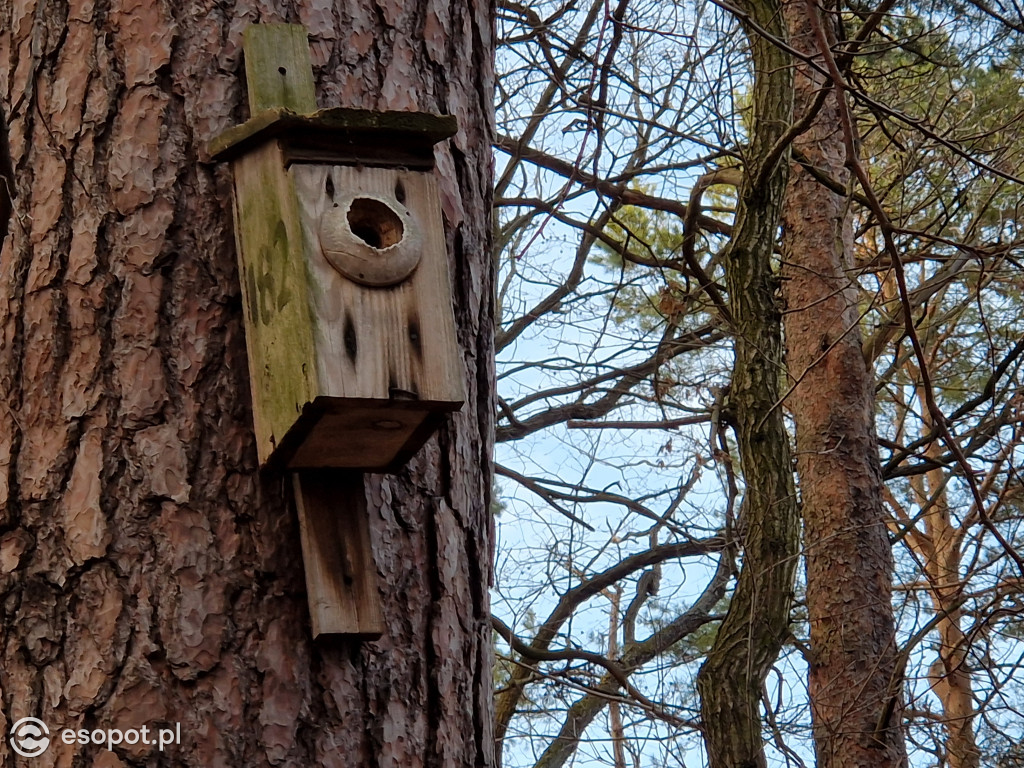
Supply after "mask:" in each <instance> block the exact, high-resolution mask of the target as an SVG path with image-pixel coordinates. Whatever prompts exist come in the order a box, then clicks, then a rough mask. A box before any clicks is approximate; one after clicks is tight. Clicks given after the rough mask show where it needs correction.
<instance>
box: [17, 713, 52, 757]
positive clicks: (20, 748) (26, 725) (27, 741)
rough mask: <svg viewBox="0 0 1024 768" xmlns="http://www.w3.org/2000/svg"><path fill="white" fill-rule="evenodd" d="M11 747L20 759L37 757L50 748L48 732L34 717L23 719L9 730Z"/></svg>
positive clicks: (40, 721) (42, 723)
mask: <svg viewBox="0 0 1024 768" xmlns="http://www.w3.org/2000/svg"><path fill="white" fill-rule="evenodd" d="M11 746H12V747H13V748H14V751H15V752H17V753H18V754H19V755H21V756H22V757H39V756H40V755H41V754H43V752H45V751H46V748H47V747H48V746H50V730H49V729H48V728H47V727H46V723H44V722H43V721H42V720H39V719H37V718H35V717H23V718H21V720H19V721H18V722H16V723H15V724H14V727H13V728H11Z"/></svg>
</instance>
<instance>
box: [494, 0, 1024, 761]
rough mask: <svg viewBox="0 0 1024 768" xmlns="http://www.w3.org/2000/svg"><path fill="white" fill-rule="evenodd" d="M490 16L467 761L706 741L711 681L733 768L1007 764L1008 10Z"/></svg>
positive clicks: (1017, 272)
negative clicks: (491, 519)
mask: <svg viewBox="0 0 1024 768" xmlns="http://www.w3.org/2000/svg"><path fill="white" fill-rule="evenodd" d="M498 32H499V34H498V51H497V70H498V80H497V82H498V90H499V92H498V126H497V127H498V139H497V149H498V155H497V169H496V213H495V228H496V242H497V250H498V252H499V254H500V275H499V310H500V322H501V325H500V330H499V333H498V338H497V349H498V395H499V408H498V414H497V418H498V423H497V442H498V447H497V496H498V507H500V508H498V509H496V514H497V521H498V522H497V526H498V527H497V530H498V544H497V569H496V587H495V595H494V601H493V602H494V605H493V611H494V615H495V619H494V624H495V628H496V632H497V635H498V638H499V640H498V651H499V662H498V667H497V669H496V672H495V685H496V703H497V719H496V730H497V736H498V749H499V753H500V757H501V761H502V764H503V765H505V766H536V767H537V768H556V767H559V766H563V765H586V766H591V765H611V766H616V768H620V767H621V768H625V767H626V766H637V767H639V766H697V765H704V764H707V762H708V761H709V760H710V762H711V764H712V765H715V764H716V759H724V758H723V757H721V756H719V757H716V756H715V755H714V754H710V755H709V754H708V751H707V750H708V747H707V746H706V745H705V744H706V743H711V744H713V743H714V742H713V739H714V738H715V735H714V734H708V733H707V732H706V730H707V726H708V725H709V720H708V718H707V717H706V716H707V715H708V714H709V709H708V701H707V699H708V698H709V696H708V691H709V689H708V688H707V687H702V686H701V680H700V677H701V676H704V677H705V678H710V677H711V676H712V675H713V674H715V673H717V674H718V675H719V676H718V678H717V679H718V680H722V679H726V680H729V679H732V680H734V681H738V682H739V684H738V685H736V689H735V690H730V691H727V692H726V694H727V696H728V697H732V698H731V699H730V704H729V705H736V704H737V701H739V700H741V699H742V698H743V697H744V696H746V697H748V699H750V702H748V704H749V706H748V707H747V710H748V714H749V713H750V712H753V713H754V714H753V715H752V716H751V718H750V719H751V720H752V721H753V720H756V731H757V733H756V735H755V737H752V738H751V743H753V742H756V743H758V744H760V741H761V739H762V738H763V740H764V745H765V750H766V754H765V755H764V756H761V757H758V758H757V759H759V760H766V761H767V764H769V765H780V766H781V765H796V766H803V765H812V764H814V763H815V760H817V764H818V765H860V764H864V765H886V764H893V765H898V764H900V761H901V760H903V759H905V758H904V757H903V756H902V753H903V750H904V749H905V750H906V755H908V756H909V757H908V758H906V759H909V764H910V765H913V766H949V768H962V767H965V766H981V765H985V766H998V768H1016V767H1018V766H1021V765H1024V752H1022V751H1021V748H1020V746H1019V745H1020V742H1021V739H1022V738H1024V716H1022V715H1024V690H1022V686H1024V676H1022V673H1021V664H1022V662H1024V642H1022V640H1024V638H1022V637H1021V634H1022V633H1021V629H1020V615H1021V611H1022V609H1024V606H1022V580H1021V579H1022V576H1024V571H1022V568H1021V564H1022V562H1021V556H1020V554H1019V553H1018V552H1017V550H1016V548H1015V542H1017V541H1019V539H1020V535H1021V534H1020V532H1021V515H1022V508H1021V499H1022V493H1021V477H1020V474H1019V467H1020V461H1021V458H1022V455H1021V448H1020V441H1021V437H1022V435H1021V416H1022V405H1024V400H1022V390H1021V385H1022V382H1021V369H1020V358H1021V353H1022V352H1024V333H1022V331H1024V320H1022V318H1021V306H1020V305H1021V301H1022V296H1021V288H1022V277H1021V276H1022V272H1021V265H1020V261H1019V259H1020V255H1021V252H1020V245H1021V231H1020V228H1019V224H1018V217H1019V214H1020V209H1021V203H1022V199H1024V198H1022V187H1021V177H1022V175H1024V168H1022V166H1024V154H1022V150H1024V141H1022V139H1021V128H1020V126H1021V118H1022V115H1024V90H1022V86H1024V72H1022V70H1021V65H1020V61H1021V42H1022V40H1024V38H1022V37H1021V34H1022V32H1024V16H1022V11H1021V8H1020V7H1019V6H1017V5H1016V4H1012V3H1002V2H994V3H988V2H980V1H979V2H973V3H965V4H962V3H952V4H950V3H897V2H883V3H881V4H860V3H849V4H842V6H841V7H835V6H826V7H824V8H821V7H820V6H816V5H815V4H812V3H802V2H799V3H783V4H772V3H760V2H749V3H742V4H741V3H737V4H735V5H733V4H730V3H728V2H724V1H723V2H715V3H710V2H708V3H704V2H696V3H664V2H653V1H650V2H648V1H646V0H620V1H619V2H605V1H604V0H595V1H594V2H589V3H579V2H554V3H541V4H528V5H527V4H522V5H521V4H517V3H513V2H500V3H499V9H498ZM769 49H774V51H776V52H777V53H776V54H772V53H771V51H770V50H769ZM773 55H776V61H779V60H781V61H782V65H781V67H788V68H789V69H790V75H789V77H790V79H789V80H788V81H786V82H783V78H782V76H779V75H777V72H778V71H779V70H780V69H781V67H777V68H773V65H772V63H771V61H772V59H771V57H772V56H773ZM791 55H792V56H793V58H789V57H790V56H791ZM793 62H796V63H797V66H796V67H795V69H796V74H795V76H793V74H792V70H793V68H794V67H793ZM787 91H788V96H787V95H786V94H787ZM837 93H838V94H839V96H838V98H837V96H836V94H837ZM779 94H782V95H781V96H780V95H779ZM787 98H788V99H789V101H790V106H789V109H790V110H792V111H791V112H790V113H788V114H786V113H785V111H784V109H785V105H784V104H783V102H785V101H786V100H787ZM780 104H782V105H783V106H782V107H779V105H780ZM773 109H775V110H776V111H775V112H774V113H773V112H772V110H773ZM779 109H782V110H783V111H782V112H779V111H778V110H779ZM775 118H778V119H777V120H775ZM773 120H774V122H773ZM779 168H782V170H779ZM773 184H774V185H775V186H774V187H773V186H772V185H773ZM783 189H784V190H785V191H784V192H783V191H782V190H783ZM772 206H775V207H774V208H773V207H772ZM739 208H742V209H743V210H742V218H741V214H740V213H739ZM773 216H774V218H773ZM751 222H758V223H759V225H760V226H761V230H760V231H759V232H758V231H757V226H758V224H757V223H751ZM814 232H818V233H819V237H818V241H815V240H814V238H815V235H814ZM748 237H749V238H751V240H750V241H749V243H747V245H744V242H746V241H745V240H744V239H745V238H748ZM758 247H760V248H762V253H763V259H762V262H763V263H765V264H767V267H766V268H765V269H766V271H765V272H764V273H763V274H760V275H758V274H755V272H756V270H755V272H751V271H748V272H746V273H743V274H742V275H741V274H738V273H740V272H742V269H743V268H742V266H737V265H739V264H741V262H742V261H743V260H744V258H745V256H744V253H739V251H743V250H744V248H745V249H746V253H748V254H749V253H753V252H754V251H756V249H757V248H758ZM765 247H767V250H766V251H764V250H763V249H764V248H765ZM741 291H742V292H744V296H741V295H740V292H741ZM759 292H760V293H759ZM746 294H750V295H752V296H753V299H750V300H749V301H748V299H747V298H745V296H746ZM750 302H753V303H752V305H751V304H750ZM758 302H760V304H758ZM745 307H746V308H745ZM762 321H763V322H762ZM759 334H763V335H759ZM751 349H752V350H753V351H751ZM751 355H752V357H750V356H751ZM745 356H746V357H745ZM741 360H742V361H743V362H740V361H741ZM752 361H753V362H752ZM758 361H760V362H761V363H764V369H763V370H765V371H768V373H764V374H763V375H762V376H761V379H760V381H761V383H762V384H763V385H764V387H765V389H764V390H763V391H761V392H759V393H756V396H753V397H751V398H750V399H749V400H743V399H742V398H741V397H738V396H737V391H738V390H739V391H742V392H745V393H747V394H750V393H751V392H752V391H753V390H754V389H756V387H757V386H758V385H757V382H756V381H755V383H754V384H751V383H750V382H748V381H747V380H746V379H747V375H748V374H749V373H750V372H751V371H754V370H755V369H757V370H760V369H758ZM754 378H755V379H757V376H756V375H755V376H754ZM738 382H739V383H738ZM773 388H774V389H773ZM773 421H775V422H777V429H778V430H780V431H778V432H776V433H774V434H773V433H772V432H771V430H772V426H771V423H772V422H773ZM858 425H860V426H858ZM758 434H760V435H761V437H758ZM766 435H767V437H765V436H766ZM783 435H784V437H783ZM772 441H776V442H772ZM755 442H756V443H757V446H758V447H757V449H756V450H754V449H751V448H750V444H752V443H755ZM745 451H749V453H748V452H745ZM757 457H759V458H757ZM755 461H761V462H763V463H764V464H766V465H767V464H773V465H774V467H771V466H764V467H761V468H755V467H754V462H755ZM772 472H774V473H775V474H774V475H772ZM754 473H757V477H756V478H755V479H754V480H753V482H752V480H751V475H752V474H754ZM764 476H768V477H769V479H770V478H771V477H774V480H771V481H770V482H769V481H766V480H764V479H763V478H764ZM766 482H767V483H768V484H767V485H765V483H766ZM773 482H774V483H775V484H774V485H772V483H773ZM787 483H788V484H789V485H788V486H787ZM766 488H767V489H769V490H765V489H766ZM772 489H774V490H772ZM758 499H760V500H761V501H763V502H764V504H763V505H762V504H761V503H760V502H759V500H758ZM787 516H788V518H789V519H788V520H786V519H784V518H787ZM798 519H802V525H803V537H802V539H801V540H800V542H799V545H797V541H796V538H795V536H794V531H795V528H794V527H793V526H795V525H796V524H797V523H796V522H795V521H796V520H798ZM773 525H774V526H775V528H772V526H773ZM759 531H763V532H766V533H765V536H764V539H766V541H761V538H762V537H760V536H758V535H757V532H759ZM773 553H774V555H773ZM890 553H891V554H890ZM797 561H799V562H800V565H799V567H796V563H797ZM787 569H789V570H788V571H787ZM744 572H745V573H746V576H744V575H740V574H743V573H744ZM733 576H737V579H733V578H732V577H733ZM744 578H746V579H747V582H746V587H744V586H743V585H744ZM773 579H774V581H773ZM787 579H795V581H791V582H790V583H791V585H792V586H791V599H789V597H788V596H787V595H781V596H780V590H781V592H785V591H786V587H785V584H786V583H787ZM883 582H884V583H883ZM737 584H738V585H740V586H737ZM744 590H747V594H744ZM737 595H739V596H740V597H739V598H737ZM773 595H774V596H776V597H778V599H777V600H775V599H773ZM890 595H891V597H890ZM843 606H845V608H844V607H843ZM727 614H729V615H730V618H729V619H725V625H723V624H722V623H721V622H722V620H723V619H724V618H725V617H726V615H727ZM773 614H777V615H774V616H773ZM730 621H732V622H733V624H734V626H733V627H732V629H735V628H736V627H740V631H737V632H733V634H732V635H730V636H729V637H726V638H723V634H724V633H725V631H724V630H721V631H720V627H722V626H729V622H730ZM886 622H888V624H887V623H886ZM886 627H888V628H886ZM865 628H866V629H865ZM732 629H730V630H729V631H732ZM744 632H745V634H744ZM872 634H873V635H874V636H873V637H870V638H867V637H866V636H867V635H872ZM855 636H856V638H855V639H850V638H854V637H855ZM837 638H838V639H837ZM726 640H728V647H729V649H730V650H729V655H730V658H731V659H733V660H734V661H735V660H737V659H738V660H739V661H738V662H737V663H738V664H739V666H740V667H743V668H744V669H741V670H739V671H737V669H731V670H726V667H728V664H730V663H732V662H720V659H721V656H718V657H716V652H718V651H719V650H720V649H721V648H722V647H724V646H725V645H726V642H725V641H726ZM862 641H863V642H862ZM858 643H859V645H857V644H858ZM830 644H833V645H832V646H830ZM835 644H837V645H839V646H842V648H843V650H842V651H840V652H838V653H831V656H829V654H830V651H829V648H830V647H833V648H834V645H835ZM854 646H857V647H854ZM709 654H710V655H709ZM826 657H828V658H826ZM709 659H710V660H711V661H710V662H709V661H708V660H709ZM716 659H719V661H716ZM830 664H831V665H832V666H829V665H830ZM716 665H717V667H716ZM702 666H703V667H705V670H704V671H702V672H700V675H698V671H699V670H701V668H702ZM723 675H724V678H723ZM744 676H747V677H744ZM627 681H628V686H629V687H628V688H627V687H626V685H625V683H627ZM698 690H700V691H702V692H704V693H705V696H704V699H705V701H704V702H703V706H704V710H703V714H704V716H705V718H704V719H703V720H702V702H701V697H700V696H698ZM844 691H845V693H844ZM844 696H846V697H847V698H846V700H845V701H841V700H840V699H842V698H843V697H844ZM830 697H831V698H830ZM751 707H752V709H751ZM857 718H861V720H858V719H857ZM714 719H715V720H718V719H719V718H717V717H716V718H714ZM854 721H856V723H855V722H854ZM863 723H869V724H875V725H876V726H877V728H871V727H868V726H864V725H863ZM729 727H739V726H738V725H737V724H736V723H733V724H730V726H729ZM887 728H888V729H891V730H894V731H895V730H898V731H900V733H901V735H899V736H896V737H894V738H893V739H891V740H890V743H889V744H887V745H882V746H879V744H878V743H875V744H867V745H865V742H866V741H871V740H874V741H875V742H881V741H885V740H886V738H888V737H885V738H882V739H879V738H877V737H878V734H879V733H881V732H882V731H883V730H885V729H887ZM844 731H851V732H857V731H859V732H860V734H861V738H860V743H859V744H858V743H857V742H858V737H857V736H855V735H854V736H850V735H849V734H848V733H847V734H845V735H844ZM702 734H703V736H704V738H705V739H711V740H712V741H710V742H705V741H702ZM736 735H737V731H736V730H734V731H733V732H732V734H731V736H726V737H725V738H726V740H728V739H730V738H734V737H735V736H736ZM904 736H905V741H904ZM844 739H847V741H845V742H844ZM742 740H743V739H742V738H740V741H742ZM874 748H879V749H881V752H879V753H878V754H877V755H875V757H874V758H865V759H866V760H868V762H864V763H860V762H857V758H855V757H854V756H853V753H852V752H851V750H853V751H854V752H855V751H856V750H858V749H866V750H868V752H865V753H864V754H870V750H871V749H874ZM713 749H714V748H713V747H712V751H713ZM879 755H881V756H879ZM718 764H720V765H728V764H730V763H729V762H728V760H727V759H726V760H725V762H721V763H718ZM732 764H734V765H735V764H741V763H739V762H735V763H732ZM754 764H756V763H751V765H754Z"/></svg>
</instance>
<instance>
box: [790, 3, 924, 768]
mask: <svg viewBox="0 0 1024 768" xmlns="http://www.w3.org/2000/svg"><path fill="white" fill-rule="evenodd" d="M807 8H808V6H807V4H806V3H804V2H803V0H799V1H798V2H789V3H787V4H786V7H785V16H786V21H787V23H788V26H789V30H790V38H791V42H792V45H793V46H794V47H795V48H796V49H797V50H800V51H804V52H807V53H814V52H816V51H817V45H816V43H815V39H814V36H813V33H812V31H811V30H812V27H811V23H810V18H809V17H808V10H807ZM823 24H824V25H825V26H826V27H827V26H828V21H827V20H823ZM823 87H825V78H824V76H823V75H821V74H820V73H819V72H817V71H815V70H812V69H811V68H810V67H809V66H808V65H807V64H805V63H802V62H801V63H798V65H797V72H796V89H795V90H796V110H795V114H796V115H797V118H798V119H799V118H800V117H802V116H803V115H805V114H806V113H807V111H808V110H809V109H810V108H811V106H812V104H813V103H814V101H815V98H816V96H817V95H818V93H819V92H820V89H822V88H823ZM794 150H795V151H797V152H799V153H800V154H802V155H803V156H804V157H805V158H807V160H808V161H809V162H810V163H812V164H813V165H815V166H816V167H818V168H819V169H821V170H822V171H823V172H824V173H826V174H828V175H829V176H831V177H832V178H834V179H836V180H837V181H839V182H840V183H846V182H847V181H848V179H849V173H848V171H847V169H846V168H845V167H844V164H845V160H846V153H845V148H844V140H843V134H842V128H841V127H840V121H839V115H838V106H837V102H836V97H835V93H834V91H833V92H831V93H829V94H828V96H827V97H826V99H825V101H824V104H823V106H822V108H821V111H820V112H819V113H818V116H817V118H816V119H815V120H814V122H813V124H812V125H811V127H810V129H809V130H808V131H807V132H806V133H804V134H803V135H801V136H800V137H798V138H797V139H796V141H795V142H794ZM852 254H853V243H852V226H851V218H850V210H849V198H848V197H846V196H843V195H838V194H835V193H834V192H832V191H830V190H828V189H827V188H826V187H824V186H822V185H821V184H820V183H819V182H818V181H816V180H815V179H814V178H812V177H811V175H810V174H808V173H807V172H806V171H805V170H804V169H803V168H801V167H800V166H795V167H794V169H793V172H792V174H791V176H790V182H789V188H788V191H787V195H786V203H785V208H784V213H783V259H784V264H785V266H784V276H785V278H786V279H785V281H784V283H783V285H784V291H785V298H786V307H787V314H786V318H785V320H786V353H787V361H788V367H789V372H790V375H791V376H792V377H794V379H795V380H798V382H799V383H798V384H797V386H796V388H795V389H794V391H793V394H792V395H791V396H790V397H789V399H788V401H787V402H788V405H789V408H790V409H791V412H792V414H793V418H794V421H795V423H796V447H797V471H798V473H799V477H800V496H801V500H802V502H803V519H804V541H805V542H806V547H805V560H806V565H807V611H808V615H809V618H810V646H811V655H812V660H811V665H810V679H809V693H810V698H811V716H812V720H813V724H814V739H815V749H816V753H817V765H818V766H819V768H886V767H887V766H889V767H891V766H901V765H905V764H906V759H907V757H906V750H905V747H904V743H903V733H902V730H901V727H902V723H901V711H902V710H901V707H900V706H899V697H900V692H901V689H902V685H901V680H900V679H899V676H900V674H901V672H900V670H898V669H897V651H896V643H895V634H894V626H893V615H892V606H891V579H892V570H893V561H892V552H891V549H890V547H889V540H888V533H887V526H886V516H885V510H884V507H883V499H882V478H881V468H880V465H879V459H878V444H877V440H876V437H875V432H874V390H873V382H872V378H871V374H870V371H869V369H868V367H867V364H866V363H865V360H864V355H863V352H862V349H861V344H862V341H861V335H860V330H859V325H858V315H859V312H858V307H857V291H856V288H855V286H854V284H853V282H852V278H851V277H850V270H851V269H852V266H853V264H852V258H853V257H852Z"/></svg>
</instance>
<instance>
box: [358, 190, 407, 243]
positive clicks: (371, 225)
mask: <svg viewBox="0 0 1024 768" xmlns="http://www.w3.org/2000/svg"><path fill="white" fill-rule="evenodd" d="M348 226H349V229H351V230H352V234H353V235H355V236H356V237H358V238H359V239H360V240H362V241H363V242H364V243H366V244H367V245H368V246H370V247H371V248H376V249H377V250H383V249H384V248H390V247H391V246H392V245H395V244H396V243H400V242H401V241H402V235H403V234H404V233H405V227H403V226H402V220H401V219H400V218H399V217H398V214H397V213H395V212H394V211H393V210H391V207H390V206H388V205H387V204H385V203H382V202H381V201H380V200H374V199H373V198H370V197H357V198H355V199H354V200H353V201H352V202H351V203H350V204H349V207H348Z"/></svg>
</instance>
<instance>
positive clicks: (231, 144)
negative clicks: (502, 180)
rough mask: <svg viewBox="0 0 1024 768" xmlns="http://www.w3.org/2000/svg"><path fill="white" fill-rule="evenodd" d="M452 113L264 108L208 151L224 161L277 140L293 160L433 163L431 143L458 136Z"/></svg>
mask: <svg viewBox="0 0 1024 768" xmlns="http://www.w3.org/2000/svg"><path fill="white" fill-rule="evenodd" d="M457 130H458V125H457V123H456V120H455V117H454V116H453V115H432V114H430V113H427V112H374V111H372V110H368V109H348V108H344V107H334V108H331V109H321V110H319V111H317V112H313V113H311V114H298V113H296V112H292V111H291V110H288V109H283V108H274V109H265V110H263V111H261V112H258V113H257V114H255V115H253V116H252V117H251V118H250V119H249V120H246V121H245V122H244V123H242V124H241V125H238V126H235V127H234V128H229V129H228V130H227V131H225V132H224V133H222V134H221V135H220V136H218V137H217V138H215V139H214V140H213V141H211V142H210V146H209V150H210V155H211V156H212V158H213V159H214V160H217V161H225V160H231V159H232V158H235V157H238V156H239V155H242V154H244V153H246V152H248V151H249V150H251V149H253V148H255V147H257V146H260V145H262V144H264V143H265V142H267V141H273V140H278V141H280V142H281V143H282V146H283V147H284V149H285V156H286V158H287V160H288V161H289V162H292V161H299V162H325V163H362V164H366V165H383V166H405V167H407V168H431V167H433V164H434V161H433V155H434V153H433V147H434V145H435V144H437V143H438V142H440V141H443V140H445V139H447V138H449V137H451V136H454V135H455V132H456V131H457Z"/></svg>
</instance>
